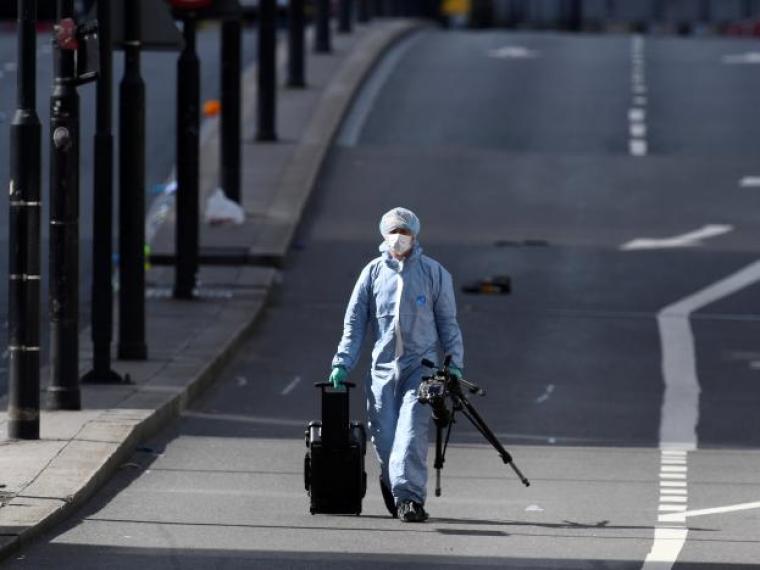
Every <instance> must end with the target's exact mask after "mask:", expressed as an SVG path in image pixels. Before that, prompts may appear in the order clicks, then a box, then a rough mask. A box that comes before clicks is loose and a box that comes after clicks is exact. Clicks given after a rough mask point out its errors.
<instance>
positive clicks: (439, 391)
mask: <svg viewBox="0 0 760 570" xmlns="http://www.w3.org/2000/svg"><path fill="white" fill-rule="evenodd" d="M422 365H423V366H426V367H428V368H432V369H433V370H434V371H435V372H434V374H433V375H432V376H424V377H423V378H422V384H420V388H419V391H418V392H417V399H418V400H419V401H420V402H421V403H423V404H429V405H430V407H431V408H433V422H434V423H435V462H434V463H433V467H434V468H435V496H436V497H440V496H441V469H443V463H444V461H445V456H446V448H447V447H448V445H449V438H450V437H451V428H452V427H453V426H454V424H455V423H456V420H455V418H454V416H455V415H456V413H457V412H461V413H462V415H463V416H464V417H465V418H467V419H468V420H469V421H470V423H471V424H472V425H473V426H475V428H476V429H477V430H478V431H479V432H480V433H481V434H482V435H483V437H484V438H486V441H487V442H488V443H490V444H491V445H492V446H493V448H494V449H495V450H496V451H497V452H498V453H499V456H500V457H501V460H502V461H503V462H504V463H505V464H506V465H509V466H510V467H511V468H512V470H513V471H514V472H515V474H516V475H517V476H518V477H519V479H520V481H521V482H522V484H523V485H525V486H526V487H530V481H528V480H527V479H526V478H525V476H524V475H523V474H522V472H521V471H520V470H519V469H518V468H517V465H515V463H514V461H513V460H512V456H511V455H510V454H509V452H508V451H507V450H506V449H504V446H503V445H502V444H501V443H500V442H499V440H498V438H497V437H496V435H495V434H494V433H493V431H491V428H489V427H488V425H487V424H486V422H485V420H483V418H482V417H481V415H480V414H479V413H478V411H477V410H476V409H475V406H473V405H472V404H471V403H470V401H469V400H468V399H467V398H466V397H465V395H464V391H463V388H464V389H466V390H467V391H468V392H470V393H471V394H477V395H479V396H485V391H484V390H483V389H482V388H481V387H480V386H478V385H477V384H473V383H472V382H468V381H467V380H464V379H463V378H457V377H456V376H454V375H453V374H451V372H450V369H449V367H450V365H451V355H450V354H449V355H447V356H446V358H445V360H444V362H443V368H442V369H440V370H439V369H437V367H436V365H435V364H434V363H432V362H430V361H429V360H427V359H423V360H422ZM444 429H445V430H446V438H445V439H444V436H443V430H444Z"/></svg>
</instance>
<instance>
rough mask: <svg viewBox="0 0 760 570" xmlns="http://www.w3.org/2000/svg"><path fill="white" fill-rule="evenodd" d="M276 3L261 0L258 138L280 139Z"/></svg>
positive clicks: (273, 0) (264, 139) (261, 139)
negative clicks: (277, 125) (277, 124)
mask: <svg viewBox="0 0 760 570" xmlns="http://www.w3.org/2000/svg"><path fill="white" fill-rule="evenodd" d="M276 58H277V2H276V0H259V81H258V130H257V132H256V140H257V141H260V142H271V141H276V140H277V129H276V126H275V123H276V122H277V119H276V116H277V61H276Z"/></svg>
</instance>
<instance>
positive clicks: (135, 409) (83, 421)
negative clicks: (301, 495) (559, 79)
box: [0, 20, 423, 558]
mask: <svg viewBox="0 0 760 570" xmlns="http://www.w3.org/2000/svg"><path fill="white" fill-rule="evenodd" d="M422 25H423V24H422V23H420V22H416V21H410V20H381V21H377V20H376V21H375V22H373V23H372V24H371V25H368V26H359V27H358V28H356V30H355V32H354V33H353V34H351V35H335V36H334V38H333V39H334V44H333V48H334V51H333V53H332V54H330V55H314V54H311V53H310V54H309V57H308V63H307V80H308V83H309V88H308V89H305V90H288V89H284V88H283V89H280V90H279V93H278V97H279V98H278V108H279V117H278V131H279V135H280V141H281V142H278V143H276V144H254V143H250V142H249V141H250V140H251V138H252V133H253V130H254V123H253V121H254V110H255V68H254V69H249V70H247V71H246V73H245V87H244V93H245V100H244V109H245V111H244V118H245V126H244V143H245V144H244V147H243V164H244V172H243V185H242V186H243V188H242V193H243V198H242V201H243V206H244V208H245V209H246V212H247V217H246V222H245V223H244V224H243V225H242V226H215V227H208V226H205V225H203V226H202V229H201V242H202V246H203V247H206V248H210V249H212V250H222V249H224V250H226V251H231V250H232V251H245V252H248V254H249V255H251V256H253V257H256V256H262V255H263V256H265V257H267V258H269V259H271V260H273V261H274V262H275V263H278V264H279V263H282V262H283V260H284V259H285V257H286V255H287V251H288V249H289V247H290V242H291V240H292V238H293V235H294V233H295V231H296V228H297V226H298V223H299V220H300V218H301V213H302V211H303V209H304V207H305V205H306V203H307V201H308V198H309V195H310V193H311V190H312V188H313V187H314V184H315V182H316V178H317V175H318V173H319V169H320V167H321V165H322V162H323V160H324V158H325V156H326V154H327V152H328V150H329V146H330V143H331V141H332V139H333V137H334V135H335V133H336V132H337V129H338V127H339V125H340V122H341V119H342V117H343V115H344V113H345V112H346V110H347V109H348V107H349V105H350V103H351V101H352V98H353V96H354V94H355V93H356V91H357V90H358V88H359V87H360V85H361V83H362V80H363V79H364V78H365V77H366V75H367V73H368V72H369V71H370V70H371V68H372V66H373V65H374V63H375V62H376V61H377V60H378V59H379V58H380V57H381V56H382V54H383V53H384V52H385V50H386V49H387V48H388V47H389V46H391V45H392V44H393V43H394V42H395V41H397V40H398V39H400V38H401V37H402V36H404V35H406V34H408V33H410V32H412V31H413V30H415V29H417V28H419V27H421V26H422ZM281 68H282V66H281ZM283 75H284V74H283ZM281 77H282V75H281ZM217 127H218V125H216V124H215V123H210V124H208V125H207V136H206V137H204V144H203V149H202V156H203V159H202V164H201V171H202V172H201V178H202V193H203V194H204V195H205V194H207V193H208V192H209V191H210V190H211V189H213V187H215V186H216V180H217V179H218V169H217V165H218V151H217V148H218V136H217V131H218V128H217ZM168 206H169V207H168V208H167V210H166V212H165V214H166V215H165V220H164V223H163V224H162V225H161V226H160V227H159V228H158V230H157V232H156V233H155V236H154V239H153V240H152V248H153V251H154V252H157V253H162V254H164V255H172V254H173V243H174V223H173V212H172V210H171V204H168ZM173 273H174V272H173V269H172V268H170V267H155V268H153V269H151V270H150V272H149V275H148V281H149V290H148V301H147V308H146V314H147V328H148V330H147V342H148V350H149V359H148V360H147V361H145V362H124V361H115V362H114V367H115V368H116V370H117V371H118V372H120V373H122V374H129V375H130V377H131V380H132V384H128V385H120V386H83V387H82V401H83V410H82V411H80V412H43V413H42V417H41V435H42V438H41V439H40V440H39V441H34V442H27V441H6V439H7V435H6V429H5V428H6V425H5V424H6V413H5V409H6V407H7V402H6V401H5V400H4V399H3V400H0V409H2V410H3V411H2V412H1V413H0V439H2V441H0V558H2V557H4V556H7V555H9V554H10V553H12V552H14V551H15V550H16V549H18V548H19V547H20V545H22V544H23V543H24V541H26V540H29V539H30V538H32V537H34V536H36V535H38V534H39V533H41V532H42V531H44V530H45V529H47V528H49V527H50V526H51V525H53V524H55V523H56V522H58V521H60V520H61V519H62V518H64V517H66V516H67V515H68V514H69V513H70V512H72V511H73V510H74V509H76V508H78V507H79V506H80V505H81V504H82V503H83V502H84V501H86V500H87V499H88V497H89V496H90V495H92V493H93V492H94V491H95V490H96V489H97V488H98V487H99V486H100V485H101V484H102V483H103V482H104V481H105V480H107V479H108V477H109V476H110V475H111V474H112V473H114V472H115V470H117V469H119V468H121V467H122V466H123V465H122V464H123V463H124V461H126V460H127V459H128V458H129V457H130V455H131V454H132V453H133V451H134V449H135V446H136V445H138V443H139V442H140V441H141V440H144V439H145V438H147V437H149V436H150V435H151V434H152V433H154V432H155V431H156V430H158V429H159V428H161V427H162V426H164V425H165V424H167V423H168V422H171V421H172V420H173V419H174V418H176V417H177V416H178V414H179V413H180V412H181V411H182V410H183V409H184V408H185V407H186V405H187V403H188V402H189V401H190V400H191V399H192V398H193V397H194V396H196V395H197V394H198V393H199V392H200V391H201V390H203V389H204V388H205V387H206V386H208V385H209V384H210V383H212V382H213V381H214V379H215V377H216V375H217V372H218V371H219V370H220V368H221V367H222V366H224V364H225V363H226V362H227V361H228V359H229V358H230V356H231V355H232V354H233V352H234V350H235V349H236V348H237V347H238V345H239V344H240V342H241V340H242V339H243V338H244V337H245V335H246V334H247V333H248V331H250V329H251V328H252V326H253V325H254V323H255V321H256V318H257V316H258V314H259V313H260V311H261V309H262V308H263V307H264V305H265V303H266V301H267V297H268V293H269V291H270V290H271V289H272V287H273V286H274V285H275V284H276V281H277V278H278V272H277V270H276V269H273V268H268V267H254V266H251V265H239V266H228V267H204V268H203V269H202V270H201V272H200V274H199V292H200V295H199V298H198V299H197V300H193V301H176V300H174V299H172V298H171V288H172V283H173ZM114 330H116V328H115V329H114ZM81 346H82V347H83V350H82V353H81V354H80V369H81V371H82V373H84V372H86V371H87V370H89V368H90V365H91V354H90V353H89V351H90V347H91V341H90V332H89V330H85V331H83V333H82V336H81ZM47 375H48V371H47V369H45V370H43V372H42V377H43V383H44V382H46V380H47Z"/></svg>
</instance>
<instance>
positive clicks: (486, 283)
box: [462, 275, 512, 295]
mask: <svg viewBox="0 0 760 570" xmlns="http://www.w3.org/2000/svg"><path fill="white" fill-rule="evenodd" d="M462 291H463V292H464V293H474V294H480V295H509V294H511V293H512V279H511V278H510V277H509V276H508V275H494V276H493V277H487V278H485V279H481V280H480V281H474V282H472V283H468V284H467V285H463V286H462Z"/></svg>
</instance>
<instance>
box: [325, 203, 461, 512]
mask: <svg viewBox="0 0 760 570" xmlns="http://www.w3.org/2000/svg"><path fill="white" fill-rule="evenodd" d="M380 233H381V234H382V236H383V243H382V244H381V245H380V252H381V255H380V256H379V257H377V258H376V259H373V260H372V261H370V262H369V263H368V264H367V266H366V267H365V268H364V269H363V270H362V272H361V274H360V275H359V279H358V280H357V281H356V285H355V286H354V289H353V293H352V294H351V299H350V301H349V303H348V308H347V309H346V315H345V319H344V322H343V337H342V339H341V341H340V344H339V345H338V350H337V353H336V354H335V357H334V358H333V361H332V366H333V369H332V374H331V375H330V381H331V382H332V383H333V385H334V386H335V387H339V386H340V385H341V384H342V383H343V381H344V380H346V378H347V377H348V374H349V372H351V370H352V369H353V368H354V365H355V364H356V362H357V359H358V355H359V351H360V349H361V345H362V342H363V340H364V336H365V333H366V331H367V328H368V327H369V329H370V330H371V333H372V336H373V337H374V342H375V344H374V348H373V350H372V367H371V370H370V374H369V375H368V376H367V386H366V394H367V419H368V424H369V432H370V435H371V438H372V442H373V444H374V446H375V451H376V452H377V457H378V460H379V462H380V467H381V475H380V488H381V490H382V493H383V499H384V500H385V505H386V507H387V508H388V511H389V512H390V513H391V515H392V516H394V517H398V518H400V519H401V520H402V521H405V522H423V521H425V520H426V519H427V517H428V515H427V513H426V512H425V508H424V504H425V498H426V494H427V491H426V487H427V464H426V456H427V448H428V424H429V419H430V410H429V407H428V406H425V405H423V404H420V403H419V402H418V401H417V389H418V387H419V385H420V381H421V379H422V372H423V368H422V359H423V358H427V359H429V360H431V361H436V360H437V354H438V350H439V349H440V350H441V351H442V352H443V354H451V355H452V367H451V371H452V373H453V374H455V375H457V376H458V377H460V378H461V376H462V367H463V366H464V348H463V345H462V333H461V331H460V330H459V324H458V323H457V317H456V302H455V299H454V287H453V283H452V279H451V274H450V273H449V272H448V271H446V269H444V268H443V266H442V265H441V264H440V263H438V262H437V261H435V260H433V259H431V258H430V257H427V256H425V255H423V254H422V248H421V247H420V245H419V241H418V236H419V233H420V222H419V220H418V218H417V216H416V215H415V214H414V213H413V212H411V211H410V210H407V209H405V208H393V209H392V210H390V211H389V212H387V213H386V214H384V215H383V217H382V218H381V220H380Z"/></svg>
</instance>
